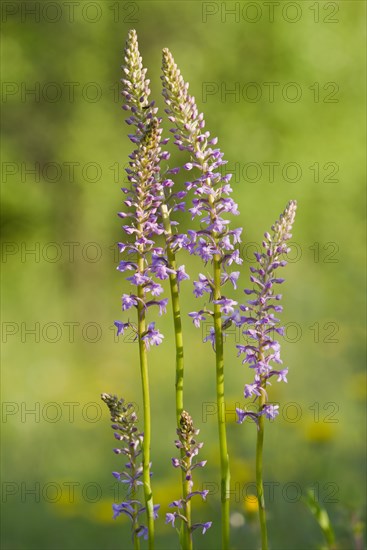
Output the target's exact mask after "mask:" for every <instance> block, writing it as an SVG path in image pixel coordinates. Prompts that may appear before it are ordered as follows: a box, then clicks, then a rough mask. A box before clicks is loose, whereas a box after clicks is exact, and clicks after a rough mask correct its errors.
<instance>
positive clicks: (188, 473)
mask: <svg viewBox="0 0 367 550" xmlns="http://www.w3.org/2000/svg"><path fill="white" fill-rule="evenodd" d="M176 431H177V435H178V439H177V440H176V441H175V445H176V447H177V448H178V449H181V450H183V453H182V454H181V458H180V459H178V458H172V465H173V466H174V468H181V470H182V471H183V472H184V474H185V479H186V481H187V488H188V491H187V494H186V495H185V496H183V497H182V498H181V499H179V500H174V501H173V502H171V504H170V505H169V507H170V508H176V509H177V511H175V512H169V513H167V514H166V523H170V524H171V525H172V527H175V521H176V519H180V520H182V521H183V522H185V523H186V524H187V522H188V518H187V516H186V515H185V514H186V505H187V503H188V502H190V501H191V499H192V497H194V496H196V495H197V496H201V498H202V499H203V500H205V499H206V497H207V494H208V492H209V491H207V490H204V491H193V484H194V483H193V479H192V472H193V470H194V469H195V468H203V467H204V466H205V464H206V460H202V461H200V462H194V461H193V459H194V457H196V456H197V455H198V453H199V451H200V449H201V448H202V446H203V443H198V442H197V441H196V439H195V436H196V435H198V433H199V430H196V429H195V428H194V425H193V421H192V418H191V416H190V415H189V413H188V412H186V411H182V413H181V418H180V427H179V428H177V430H176ZM211 525H212V522H211V521H207V522H205V523H194V524H192V525H189V526H188V527H189V530H190V533H191V532H193V531H195V529H198V528H201V529H202V533H203V534H205V532H206V531H207V530H208V529H209V528H210V527H211Z"/></svg>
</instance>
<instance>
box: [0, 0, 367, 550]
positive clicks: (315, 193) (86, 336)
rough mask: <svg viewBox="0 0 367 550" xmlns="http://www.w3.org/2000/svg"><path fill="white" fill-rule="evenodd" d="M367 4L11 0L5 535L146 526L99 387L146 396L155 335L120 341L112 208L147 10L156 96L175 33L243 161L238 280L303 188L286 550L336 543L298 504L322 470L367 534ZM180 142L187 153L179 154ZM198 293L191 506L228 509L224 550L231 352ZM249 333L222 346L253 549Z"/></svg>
mask: <svg viewBox="0 0 367 550" xmlns="http://www.w3.org/2000/svg"><path fill="white" fill-rule="evenodd" d="M70 4H73V6H71V5H70ZM365 6H366V5H365V3H364V2H361V1H341V2H314V1H313V2H308V1H299V2H280V3H279V2H275V3H267V2H190V1H185V2H183V1H178V2H176V1H172V2H171V1H149V2H113V1H112V0H111V2H109V1H106V2H85V1H83V2H75V3H68V2H2V5H1V8H2V31H3V32H2V59H1V61H2V80H3V84H2V108H3V140H2V191H3V212H2V225H3V227H2V230H3V231H2V239H3V243H2V273H3V279H2V284H3V303H2V359H3V361H2V364H3V370H2V381H3V387H2V392H3V393H2V399H3V416H2V424H1V427H2V435H3V440H4V444H3V446H2V468H3V470H2V494H3V496H2V507H3V513H2V522H3V523H2V543H3V548H4V550H5V549H6V550H23V549H24V550H25V549H34V550H36V549H37V550H49V549H55V550H74V549H84V550H92V549H93V550H102V549H103V550H107V549H111V550H112V549H114V550H115V549H116V550H117V549H118V548H123V549H126V548H130V535H129V524H128V523H127V521H125V520H124V519H121V518H119V519H118V520H116V521H113V520H112V519H111V516H112V513H111V504H112V502H113V501H114V500H117V501H118V496H119V495H118V494H117V486H116V485H115V484H114V483H113V478H112V476H111V472H112V471H113V470H118V469H119V458H118V457H116V456H115V455H114V454H113V453H112V448H113V446H114V442H113V441H114V440H113V435H112V430H111V429H110V427H109V417H108V414H107V409H106V410H105V407H104V405H103V404H102V403H100V400H99V394H100V392H101V391H108V392H112V393H117V394H119V395H121V396H124V397H125V398H126V399H128V400H131V401H133V402H135V403H136V406H137V408H138V409H139V408H140V405H141V390H140V379H139V367H138V362H137V347H136V345H135V344H134V343H132V342H129V341H128V339H125V340H121V341H119V342H117V341H116V339H115V336H114V330H113V326H112V324H113V321H114V320H115V319H125V318H124V317H123V316H122V313H121V311H120V296H121V294H122V293H123V292H124V291H126V290H127V288H128V287H127V285H126V283H125V282H124V279H123V275H122V274H119V273H118V272H117V271H116V270H115V267H116V265H117V261H118V256H117V254H116V246H115V243H116V242H117V241H118V240H120V239H121V238H122V235H123V233H122V231H121V229H120V225H121V221H119V219H118V218H117V216H116V212H117V211H118V210H120V209H121V205H122V194H121V191H120V187H121V184H123V182H124V181H125V176H124V170H123V168H124V166H125V164H126V161H127V155H128V154H129V152H130V150H131V144H130V142H129V140H128V138H127V133H128V131H127V126H126V125H125V123H124V115H123V112H122V111H121V109H120V105H121V101H120V98H119V93H118V91H119V84H118V81H119V79H120V77H121V71H120V65H121V64H122V61H123V48H124V42H125V38H126V35H127V31H128V29H129V28H132V27H134V28H136V29H137V31H138V35H139V42H140V48H141V52H142V54H143V57H144V63H145V66H147V67H148V71H149V76H150V78H151V89H152V93H153V94H154V96H155V97H156V98H157V102H158V105H159V107H161V108H162V107H163V105H162V100H161V97H160V78H159V71H160V56H161V49H162V48H163V47H169V48H170V49H171V51H172V52H173V54H174V56H175V59H176V61H177V63H178V64H179V66H180V68H181V70H182V73H183V75H184V77H185V79H186V80H188V81H189V82H190V90H191V93H193V94H194V95H195V97H196V99H197V102H198V105H199V108H200V109H202V110H203V111H204V113H205V118H206V121H207V128H208V129H209V130H210V131H211V133H212V134H213V135H217V136H218V137H219V144H220V147H221V148H222V150H223V151H224V153H225V158H226V159H228V161H229V168H232V169H233V170H234V177H233V180H232V182H233V188H234V198H235V200H236V201H237V202H238V203H239V207H240V211H241V216H240V217H239V218H236V219H235V222H236V224H238V225H243V226H244V243H243V246H242V248H241V253H242V255H243V257H244V264H243V267H242V273H243V274H242V276H241V280H240V285H239V286H240V289H239V290H238V292H237V297H238V298H240V299H242V288H243V287H245V286H246V285H247V281H248V273H249V266H250V265H251V262H252V252H253V250H254V246H256V243H259V242H260V241H261V236H262V233H263V232H264V231H266V230H267V229H269V227H270V226H271V224H272V223H273V222H274V220H275V219H276V218H277V217H278V215H279V213H280V212H281V211H282V210H283V208H284V206H285V204H286V202H287V201H288V200H289V199H297V201H298V205H299V208H298V214H297V220H296V225H295V228H294V235H293V244H292V253H291V260H292V261H291V262H290V264H289V265H288V267H287V268H286V273H285V277H286V279H287V281H286V283H285V285H284V288H283V289H282V290H283V294H284V306H285V307H284V313H283V317H282V319H283V320H284V323H285V324H286V327H287V332H286V338H285V341H284V342H283V343H282V354H283V360H284V364H285V365H286V366H288V367H289V378H288V381H289V383H288V385H275V386H273V387H272V388H271V393H270V395H271V398H272V399H273V400H274V401H279V403H280V410H281V414H280V416H279V418H278V419H277V421H276V422H274V423H271V424H270V423H269V424H268V425H267V426H266V435H265V437H266V443H265V459H264V460H265V465H264V468H265V479H266V481H267V483H268V486H267V487H268V492H267V501H268V520H269V537H270V541H271V548H272V549H274V550H275V549H278V550H286V549H290V550H291V549H292V550H294V549H308V548H317V547H320V545H321V544H322V534H321V531H320V530H319V527H318V526H317V525H316V523H315V522H314V519H313V518H312V517H311V515H310V513H309V511H308V510H307V509H306V507H305V505H304V504H303V502H302V496H304V495H305V492H306V489H307V487H313V488H314V490H315V491H316V494H317V495H318V499H319V501H320V503H321V504H322V505H323V506H325V507H326V509H327V510H328V512H329V514H330V517H331V519H332V521H333V523H334V525H335V529H336V533H337V539H338V542H339V548H340V549H343V550H344V549H349V548H354V547H355V548H362V547H363V543H362V542H361V540H360V535H359V534H358V529H359V522H360V519H361V518H362V517H363V515H364V512H365V497H364V487H365V475H364V464H365V461H364V460H365V389H366V381H365V372H364V362H363V358H364V340H365V318H364V286H363V283H364V266H365V263H364V254H365V242H364V234H363V227H364V223H363V221H364V204H365V191H364V189H365V186H364V183H365V173H364V168H363V166H364V161H365V134H364V120H365V106H364V99H365V59H364V57H365V53H364V43H365V42H364V36H365ZM231 10H232V11H231ZM32 90H33V91H32ZM231 90H232V91H234V93H232V94H231V93H230V92H231ZM170 148H171V150H172V157H171V158H172V166H175V165H178V164H181V163H182V162H183V159H182V157H180V156H179V155H177V152H176V151H174V150H173V149H172V146H170ZM273 170H274V172H272V171H273ZM32 171H33V172H32ZM181 223H182V228H185V227H186V228H187V227H188V225H187V221H186V219H183V220H182V222H181ZM32 251H33V252H32ZM181 261H182V263H185V265H186V267H187V269H188V271H190V274H191V279H192V280H193V279H194V278H195V276H196V274H197V272H198V271H199V270H202V269H203V268H202V266H201V265H200V263H199V262H197V261H196V260H193V259H192V258H189V257H185V258H182V260H181ZM166 290H167V293H168V289H166ZM182 304H183V312H184V314H185V320H184V330H185V334H184V336H185V342H186V379H185V387H186V408H187V409H188V410H189V411H190V413H191V415H192V416H193V418H194V421H195V423H196V425H197V427H199V428H200V430H201V433H200V438H201V440H202V441H204V442H205V445H204V448H203V451H202V459H204V458H205V459H207V460H208V466H207V467H206V468H205V469H204V470H203V471H202V472H200V476H198V484H199V486H201V487H203V486H204V485H206V486H208V485H210V487H209V488H210V489H211V491H212V493H213V494H212V496H211V498H210V499H209V502H208V503H207V504H205V505H204V504H203V505H200V506H198V508H197V510H196V512H195V514H196V516H195V518H196V520H201V519H202V520H209V519H212V520H213V522H214V523H213V527H212V529H210V530H209V532H208V533H207V535H205V537H202V536H201V535H200V534H199V533H197V534H196V535H195V543H196V547H197V548H203V549H204V548H207V549H211V548H213V549H214V548H219V540H220V538H219V537H220V535H219V533H220V527H219V508H220V503H219V486H218V484H219V458H218V448H217V438H216V433H217V431H216V430H217V426H216V416H215V414H213V407H214V404H213V402H214V395H215V392H214V355H213V353H212V350H211V348H210V345H208V344H206V345H204V344H201V343H200V342H201V337H202V335H201V333H200V331H198V330H196V329H195V328H194V327H193V326H192V323H191V320H190V319H188V318H187V315H186V314H187V313H188V312H190V311H192V310H197V309H198V308H199V305H198V304H199V302H198V301H196V300H195V299H194V298H193V295H192V282H189V283H187V284H184V285H182ZM200 304H202V302H200ZM159 326H160V328H161V330H162V332H164V334H165V340H164V343H163V344H162V345H161V346H159V348H155V349H154V350H152V352H151V353H150V381H151V392H152V415H153V446H152V460H153V471H154V477H153V488H154V491H155V501H156V502H159V503H161V514H160V519H159V521H157V523H156V530H157V548H159V549H167V550H168V549H171V548H174V547H177V538H176V534H175V532H174V530H173V529H171V528H170V527H169V526H166V525H165V524H164V513H165V512H166V511H167V505H168V503H169V502H170V501H171V500H173V499H175V498H178V497H179V494H180V493H179V491H180V486H179V476H178V475H177V471H176V470H174V469H173V468H172V467H171V463H170V458H171V456H175V447H174V445H173V440H174V438H175V414H174V345H173V338H172V336H173V335H172V326H171V319H170V316H169V315H167V316H165V317H164V318H162V319H160V320H159ZM32 330H33V333H32ZM240 340H241V336H240V335H239V334H235V333H233V334H232V335H230V336H229V337H228V340H227V347H226V391H227V407H228V416H227V419H228V440H229V449H230V456H231V461H232V489H233V494H232V513H233V516H232V523H233V529H232V542H233V548H237V549H256V548H258V547H259V531H258V526H257V518H256V502H255V503H254V500H253V499H251V498H246V495H247V494H248V495H251V494H253V492H254V485H253V482H254V478H255V473H254V443H255V429H254V426H253V425H250V424H245V425H242V426H239V425H237V424H236V423H235V417H234V413H233V411H234V408H235V406H236V405H240V404H243V399H242V391H243V385H244V383H245V382H247V381H249V380H250V378H251V373H250V372H249V371H248V369H246V368H245V367H243V366H242V365H241V362H240V360H239V359H237V358H236V353H235V344H236V343H239V342H240ZM102 405H103V406H102ZM32 411H33V412H32ZM353 532H354V534H353ZM358 540H359V543H358ZM356 541H357V542H356ZM358 544H359V546H358Z"/></svg>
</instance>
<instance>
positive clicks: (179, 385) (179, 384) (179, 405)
mask: <svg viewBox="0 0 367 550" xmlns="http://www.w3.org/2000/svg"><path fill="white" fill-rule="evenodd" d="M161 213H162V221H163V227H164V230H165V238H166V249H167V260H168V267H169V268H171V269H174V270H175V272H176V269H177V264H176V256H175V254H174V252H172V250H171V246H170V239H171V237H172V230H171V222H170V218H169V213H168V208H167V206H166V205H165V204H162V206H161ZM169 282H170V289H171V301H172V313H173V325H174V332H175V346H176V422H177V428H178V429H179V428H180V418H181V413H182V411H183V408H184V406H183V381H184V349H183V335H182V321H181V308H180V299H179V292H178V282H177V275H176V273H170V275H169ZM183 457H184V452H183V450H182V449H181V458H183ZM189 492H190V488H189V482H188V481H187V480H186V477H185V472H184V471H182V496H183V499H184V500H185V499H186V497H187V495H188V493H189ZM183 515H184V516H185V517H186V519H187V523H185V522H182V529H183V532H182V540H183V547H184V550H191V548H192V537H191V503H190V501H189V502H187V503H186V504H184V509H183Z"/></svg>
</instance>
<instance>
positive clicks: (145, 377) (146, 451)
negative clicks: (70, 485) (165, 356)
mask: <svg viewBox="0 0 367 550" xmlns="http://www.w3.org/2000/svg"><path fill="white" fill-rule="evenodd" d="M143 269H144V259H143V258H142V257H140V258H139V260H138V270H139V271H140V272H142V271H143ZM138 298H139V300H138V339H139V355H140V372H141V382H142V390H143V410H144V439H143V487H144V498H145V506H146V509H147V524H148V540H149V549H150V550H153V548H154V508H153V494H152V489H151V485H150V441H151V421H150V394H149V374H148V358H147V350H146V345H145V342H144V340H143V339H142V336H143V335H144V332H145V330H146V322H145V309H144V305H143V300H144V291H143V288H142V286H140V285H139V286H138Z"/></svg>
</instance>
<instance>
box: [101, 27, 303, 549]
mask: <svg viewBox="0 0 367 550" xmlns="http://www.w3.org/2000/svg"><path fill="white" fill-rule="evenodd" d="M123 71H124V77H123V79H122V95H123V100H124V103H123V109H124V110H125V111H126V112H128V117H127V119H126V122H127V124H128V125H129V126H130V127H131V128H132V132H131V133H130V134H129V138H130V140H131V142H132V143H133V146H134V149H133V151H132V153H131V154H130V156H129V159H130V160H129V166H128V168H127V169H126V172H127V178H128V181H129V182H130V187H129V188H125V187H124V188H122V191H123V193H124V195H125V199H124V208H123V209H122V211H121V212H119V216H120V218H122V219H123V220H124V225H123V226H122V229H123V231H124V233H125V238H124V239H123V241H122V242H121V243H119V249H120V252H122V253H125V259H124V260H122V261H121V262H120V263H119V265H118V268H117V269H118V270H119V271H120V272H123V273H125V272H127V274H128V276H127V277H126V280H127V281H128V283H130V284H131V285H132V287H133V289H132V291H131V292H130V293H124V294H123V295H122V311H123V312H129V311H130V310H135V315H134V317H133V318H131V319H130V317H127V319H124V320H121V321H120V320H119V321H115V325H116V328H117V334H118V335H122V334H123V333H124V331H125V330H126V329H127V328H130V330H132V331H133V332H134V334H135V337H136V340H137V342H138V346H139V360H140V373H141V381H142V398H143V413H144V414H143V430H142V431H141V432H140V431H139V430H138V428H137V425H136V424H137V418H136V415H135V413H134V412H132V411H131V410H130V405H125V404H124V401H123V400H122V399H120V400H119V399H118V398H117V397H115V396H111V395H109V394H102V399H103V400H104V401H105V403H106V404H107V405H108V407H109V410H110V413H111V419H112V421H113V425H112V427H113V429H114V430H115V438H116V439H117V440H119V441H121V442H122V445H123V446H122V448H119V449H115V453H117V454H123V455H125V456H126V457H127V458H128V462H127V463H126V465H125V471H123V472H114V474H113V475H114V476H115V477H116V478H117V479H118V480H119V481H121V482H122V483H124V484H126V486H127V488H128V492H127V496H126V499H125V500H124V501H123V502H122V503H120V504H114V507H113V509H114V517H115V518H117V517H118V516H120V515H121V514H125V515H127V516H128V517H129V518H130V520H131V525H132V536H133V541H134V546H135V548H139V544H140V538H141V536H143V537H144V538H148V542H149V548H150V549H152V548H153V547H154V520H155V519H156V518H157V512H158V508H159V505H155V504H154V503H153V489H152V486H151V456H150V447H151V412H150V389H149V369H148V351H149V349H150V347H151V346H159V345H160V344H161V343H162V341H163V338H164V335H163V334H161V332H160V330H159V328H156V325H155V322H154V321H152V320H151V318H149V316H150V308H155V307H157V308H158V311H159V314H160V315H162V314H164V313H166V308H167V305H168V301H169V300H168V298H161V297H160V296H161V294H162V293H163V287H162V284H161V281H164V280H168V281H169V284H170V297H171V305H172V314H173V327H174V335H175V347H176V358H175V366H176V368H175V373H176V374H175V396H176V410H175V415H176V422H177V429H176V432H177V436H178V439H177V440H176V442H175V443H176V447H177V449H178V450H179V453H180V457H179V458H173V459H172V464H173V466H174V467H175V468H177V469H179V470H180V471H181V485H182V488H181V498H179V499H178V500H175V501H173V502H172V503H171V504H170V506H169V508H170V510H169V511H166V523H167V524H171V525H172V526H174V527H175V526H176V522H177V523H178V524H180V529H179V530H178V532H179V541H180V545H181V547H182V548H183V549H184V550H191V548H192V545H193V540H192V533H193V531H195V530H196V529H201V531H202V533H203V534H205V532H206V531H207V530H208V529H209V528H210V527H211V526H212V521H206V522H204V523H193V522H192V517H191V516H192V504H193V502H192V499H193V497H196V496H200V497H201V498H202V499H203V500H206V499H207V497H208V491H206V490H204V491H200V490H194V486H193V483H194V482H193V471H194V470H195V469H196V468H202V467H203V466H205V464H206V460H203V461H199V462H198V461H197V460H196V456H197V455H198V453H199V451H200V450H201V448H202V445H203V444H202V443H197V441H196V436H197V434H198V433H199V430H198V429H196V428H194V425H193V421H192V418H191V416H190V415H189V414H188V413H187V412H186V410H184V383H183V382H184V344H183V331H182V315H181V306H180V283H181V282H182V281H184V280H185V279H188V278H189V275H188V274H187V273H186V270H185V266H184V265H178V263H177V259H176V255H177V253H178V252H180V251H182V253H183V254H185V252H186V253H189V254H193V255H196V256H199V257H200V258H201V260H202V262H203V264H204V266H208V265H209V266H210V270H208V268H206V273H205V274H204V273H198V274H196V275H195V274H194V283H193V292H194V295H195V296H196V297H197V298H202V297H203V296H204V295H205V294H208V301H209V304H212V306H211V307H210V308H207V307H206V306H205V307H201V309H198V311H194V312H190V313H189V316H190V317H191V318H192V320H193V322H194V325H195V326H196V327H200V325H201V323H202V322H203V321H205V320H206V319H207V318H209V319H210V321H211V326H210V330H209V334H208V335H207V336H206V337H205V338H204V342H210V343H211V345H212V348H213V350H214V357H215V361H214V364H215V373H216V400H217V406H218V407H217V410H218V442H219V455H220V470H221V480H220V481H221V505H222V515H221V517H222V520H221V532H222V548H223V550H228V548H229V547H230V521H229V519H230V500H229V497H230V468H229V464H230V463H229V456H228V449H227V432H226V421H225V387H224V374H225V365H224V336H225V332H226V330H227V329H228V328H229V327H230V326H231V324H235V325H236V326H238V327H242V328H243V333H244V335H245V336H246V337H247V338H250V339H251V341H252V342H251V343H250V344H248V345H239V346H237V347H238V351H239V355H241V354H244V360H243V363H247V364H248V365H249V367H250V368H251V369H253V373H254V380H253V382H252V383H247V384H246V385H245V390H244V396H245V398H251V399H253V400H254V401H255V402H257V404H258V408H257V412H253V411H249V410H247V408H244V409H240V408H238V409H237V415H238V422H239V423H242V422H243V421H244V420H246V419H250V420H253V421H254V422H255V424H256V426H257V449H256V476H257V490H258V499H259V519H260V526H261V534H262V548H263V550H264V549H267V534H266V523H265V503H264V497H263V483H262V452H263V434H264V420H265V418H268V419H274V418H275V417H276V415H277V406H276V405H273V404H272V403H271V402H269V399H268V392H267V388H268V386H269V385H270V379H271V378H272V377H274V376H276V377H277V380H278V381H285V382H286V381H287V379H286V375H287V372H288V370H287V369H286V368H282V369H278V368H275V366H274V365H273V363H275V364H279V363H281V359H280V355H279V349H280V345H279V342H278V341H277V340H276V338H275V335H276V334H278V335H282V334H283V329H282V328H281V327H280V326H279V320H278V319H277V318H276V317H275V314H276V313H277V312H280V311H281V309H282V308H281V306H280V305H279V304H278V302H279V300H280V299H281V296H280V295H278V294H275V293H274V287H275V285H277V284H280V283H282V282H283V279H280V278H279V277H278V276H277V274H276V271H277V269H278V268H280V267H283V266H284V265H285V264H286V261H285V260H284V254H286V253H287V250H288V248H287V240H289V238H290V237H291V229H292V225H293V222H294V218H295V211H296V202H295V201H290V202H289V204H288V206H287V208H286V209H285V211H284V212H283V214H282V215H281V217H280V219H279V221H277V222H276V223H275V224H274V225H273V227H272V234H270V233H265V237H264V241H263V251H262V252H261V253H256V254H255V256H256V260H257V266H256V267H252V268H251V271H252V274H251V277H250V279H251V282H252V283H253V285H254V287H253V288H251V289H246V290H245V294H246V295H248V296H251V295H252V296H253V299H251V300H248V301H247V303H246V304H244V305H240V306H238V303H237V301H235V300H233V299H232V298H231V295H230V288H231V285H232V286H233V287H234V288H235V289H236V287H237V284H238V280H239V277H240V271H239V270H238V268H236V267H235V268H234V266H240V265H241V264H242V259H241V257H240V254H239V250H238V244H239V243H240V242H241V233H242V228H236V227H235V228H232V227H231V218H232V216H236V215H238V214H239V212H238V208H237V204H236V203H235V201H234V200H233V199H232V198H231V194H232V188H231V186H230V184H229V181H230V179H231V174H226V175H223V173H222V171H221V167H222V166H223V165H224V164H225V162H226V161H225V160H223V153H222V152H221V150H220V149H219V148H218V147H216V145H217V138H211V137H210V133H209V131H207V130H205V120H204V116H203V114H201V113H199V110H198V107H197V105H196V102H195V98H194V97H193V96H191V95H190V94H189V91H188V89H189V85H188V84H187V83H186V82H185V81H184V79H183V77H182V75H181V73H180V71H179V69H178V67H177V65H176V63H175V61H174V59H173V56H172V54H171V53H170V51H169V50H168V49H164V50H163V64H162V76H161V78H162V83H163V98H164V102H165V114H166V115H167V117H168V120H169V122H170V124H171V133H172V134H173V135H174V144H175V145H176V147H178V149H179V151H180V155H181V156H182V163H181V165H180V166H174V167H170V166H169V165H168V162H169V158H170V155H169V153H168V151H166V150H164V147H165V146H166V145H167V142H168V139H167V138H163V137H162V119H161V118H160V117H159V116H158V109H157V107H155V103H154V101H152V100H151V99H150V93H151V92H150V89H149V83H150V81H149V79H147V70H146V69H145V68H144V67H143V62H142V57H141V55H140V52H139V48H138V42H137V35H136V31H134V30H132V31H130V32H129V35H128V39H127V43H126V49H125V58H124V65H123ZM180 170H183V171H185V173H186V172H190V174H193V175H192V177H191V178H190V179H189V180H188V181H186V186H185V187H186V189H185V190H184V191H177V190H176V189H175V188H176V184H175V181H174V180H175V175H176V174H177V173H178V172H179V171H180ZM176 210H180V211H182V212H186V211H187V212H188V216H189V217H190V218H191V220H192V223H193V224H194V222H195V223H196V227H195V226H194V225H193V226H192V228H190V229H189V230H188V231H187V232H186V233H183V234H182V233H179V232H178V231H177V222H176V221H175V220H174V212H175V211H176ZM197 219H198V221H199V223H197V222H196V220H197ZM224 285H226V286H227V287H228V290H227V291H226V294H224V293H222V288H223V287H224ZM185 395H188V391H187V389H186V390H185ZM140 485H142V487H143V492H144V504H142V503H140V501H139V500H138V497H137V495H138V490H139V486H140ZM194 502H195V499H194ZM144 517H145V518H146V522H144V521H143V519H144ZM145 523H146V526H145ZM213 528H214V526H213Z"/></svg>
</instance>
